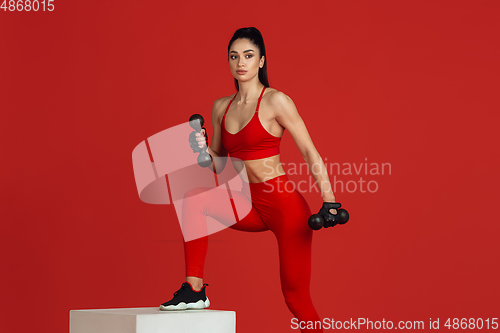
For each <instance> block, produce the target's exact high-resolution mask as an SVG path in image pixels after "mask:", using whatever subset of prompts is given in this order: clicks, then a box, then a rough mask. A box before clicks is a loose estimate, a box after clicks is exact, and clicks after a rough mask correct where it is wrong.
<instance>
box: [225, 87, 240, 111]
mask: <svg viewBox="0 0 500 333" xmlns="http://www.w3.org/2000/svg"><path fill="white" fill-rule="evenodd" d="M236 95H238V93H236V94H234V96H233V98H231V101H229V104H228V105H227V108H226V112H224V116H225V115H226V113H227V110H229V107H230V106H231V103H232V102H233V99H234V98H235V97H236Z"/></svg>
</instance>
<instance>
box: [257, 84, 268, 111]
mask: <svg viewBox="0 0 500 333" xmlns="http://www.w3.org/2000/svg"><path fill="white" fill-rule="evenodd" d="M264 90H266V87H264V88H263V89H262V92H261V93H260V96H259V102H258V103H257V110H255V111H259V106H260V100H261V99H262V95H264Z"/></svg>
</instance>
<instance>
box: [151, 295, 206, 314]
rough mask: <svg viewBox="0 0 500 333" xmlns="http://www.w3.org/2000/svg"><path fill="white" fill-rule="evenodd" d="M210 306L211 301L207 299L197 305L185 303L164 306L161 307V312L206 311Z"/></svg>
mask: <svg viewBox="0 0 500 333" xmlns="http://www.w3.org/2000/svg"><path fill="white" fill-rule="evenodd" d="M209 306H210V300H209V299H208V297H207V300H206V301H202V300H201V299H200V300H199V301H198V302H196V303H187V304H186V303H184V302H180V303H179V304H177V305H169V306H163V305H160V310H163V311H180V310H189V309H205V308H208V307H209Z"/></svg>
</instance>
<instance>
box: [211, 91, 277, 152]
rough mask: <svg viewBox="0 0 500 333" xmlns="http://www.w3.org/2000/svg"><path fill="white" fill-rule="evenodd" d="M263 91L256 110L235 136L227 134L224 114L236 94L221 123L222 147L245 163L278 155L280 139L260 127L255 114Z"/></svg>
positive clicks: (257, 116)
mask: <svg viewBox="0 0 500 333" xmlns="http://www.w3.org/2000/svg"><path fill="white" fill-rule="evenodd" d="M264 90H266V87H264V89H262V92H261V93H260V96H259V102H258V103H257V110H255V112H254V114H253V117H252V119H250V122H249V123H247V124H246V125H245V127H243V128H242V129H241V130H240V131H239V132H238V133H236V134H232V133H229V132H228V131H227V130H226V113H227V110H229V107H230V106H231V103H232V102H233V100H234V98H235V97H236V95H238V93H236V94H235V95H234V97H233V98H232V99H231V101H230V102H229V105H228V106H227V108H226V112H225V113H224V116H223V117H222V123H221V139H222V145H223V146H224V147H225V148H226V150H227V151H228V152H229V155H231V157H236V158H239V159H241V160H244V161H245V160H256V159H260V158H265V157H270V156H274V155H277V154H279V153H280V142H281V137H277V136H274V135H271V134H270V133H269V132H268V131H267V130H266V129H265V128H264V127H263V126H262V124H261V122H260V120H259V115H258V113H257V112H258V111H259V105H260V100H261V99H262V95H264Z"/></svg>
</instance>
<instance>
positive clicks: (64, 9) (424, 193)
mask: <svg viewBox="0 0 500 333" xmlns="http://www.w3.org/2000/svg"><path fill="white" fill-rule="evenodd" d="M52 4H54V8H53V9H54V10H53V11H48V10H46V11H42V10H41V9H40V10H39V11H37V12H34V11H29V12H28V11H24V10H23V11H19V10H17V9H15V10H12V11H10V10H9V6H8V1H7V9H6V10H4V9H1V10H0V35H1V42H0V51H1V52H0V110H1V118H0V123H1V131H0V135H1V143H0V144H1V156H2V163H1V164H0V170H1V178H0V184H1V192H0V195H1V215H0V219H1V226H2V228H1V233H0V235H1V242H0V244H1V245H0V246H1V251H0V258H1V259H0V263H1V274H0V283H1V294H0V295H1V300H2V301H1V305H0V307H1V309H0V330H1V331H2V332H31V331H33V332H34V331H36V332H51V333H62V332H68V330H69V311H70V310H72V309H103V308H132V307H156V306H158V305H159V304H160V303H162V302H165V301H167V300H168V299H170V298H171V296H172V293H173V292H174V291H175V290H177V289H178V288H179V286H180V284H181V282H182V281H183V279H184V253H183V246H182V234H181V231H180V228H179V224H178V221H177V216H176V213H175V210H174V206H173V205H151V204H146V203H144V202H142V201H141V200H140V199H139V196H138V193H137V188H136V185H135V180H134V173H133V168H132V150H133V149H134V148H135V147H136V146H137V145H138V144H139V143H140V142H142V141H143V140H145V139H147V138H148V137H150V136H151V135H154V134H156V133H158V132H160V131H163V130H165V129H167V128H170V127H172V126H176V125H178V124H180V123H183V122H186V121H187V120H188V118H189V116H190V115H191V114H193V113H200V114H202V115H203V116H204V117H205V119H207V126H206V127H207V129H208V135H209V137H210V138H211V135H212V124H211V120H210V118H211V108H212V103H213V101H214V100H215V99H217V98H220V97H222V96H228V95H230V94H232V93H234V92H235V88H234V85H233V78H232V76H231V73H230V71H229V66H228V64H227V43H228V42H229V39H230V38H231V36H232V34H233V32H234V31H235V30H236V29H238V28H241V27H246V26H255V27H257V28H258V29H259V30H260V31H261V32H262V34H263V36H264V40H265V42H266V49H267V55H268V73H269V81H270V85H271V87H273V88H276V89H278V90H281V91H283V92H284V93H286V94H287V95H288V96H290V97H291V98H292V99H293V101H294V102H295V105H296V106H297V109H298V111H299V113H300V115H301V116H302V118H303V120H304V122H305V124H306V126H307V128H308V130H309V133H310V135H311V137H312V139H313V142H314V144H315V146H316V148H317V150H318V151H319V153H320V154H321V156H322V158H323V160H324V161H325V164H326V165H327V166H328V167H329V168H330V167H331V169H329V176H330V181H331V183H332V186H334V187H335V194H336V199H337V200H338V201H340V202H341V203H342V204H343V206H344V207H345V208H347V209H348V210H349V212H350V214H351V220H350V221H349V223H347V224H346V225H342V226H336V227H334V228H329V229H326V230H320V231H316V232H315V234H314V240H313V263H312V264H313V266H312V277H311V279H312V281H311V295H312V299H313V302H314V303H315V306H316V308H317V310H318V313H319V315H320V317H321V318H322V319H323V318H327V319H328V318H331V319H334V320H342V321H345V320H350V319H351V318H353V319H357V318H366V319H369V320H371V321H382V320H386V321H389V320H390V321H393V322H394V323H397V322H398V321H412V322H413V321H423V322H424V323H425V328H426V329H428V328H429V320H437V319H440V325H441V326H440V329H442V330H446V329H448V328H446V327H444V324H445V321H446V320H447V319H448V318H451V319H452V320H453V318H459V319H462V318H466V319H467V320H469V319H470V318H473V319H474V320H476V321H477V319H478V318H482V319H483V320H484V323H485V324H484V328H483V329H485V328H486V320H490V324H491V323H492V320H493V318H499V317H500V302H499V299H500V287H499V284H498V280H499V279H500V272H499V270H500V269H499V265H498V263H499V259H500V256H499V255H500V251H499V250H500V249H499V245H498V237H499V232H500V227H499V225H498V210H497V209H496V208H495V207H496V201H497V200H498V198H499V196H498V188H499V185H500V184H499V178H500V177H499V174H498V170H499V168H500V158H499V154H498V144H499V135H498V133H499V131H498V126H499V124H500V116H499V110H500V105H499V104H500V103H499V99H498V92H499V88H500V87H499V81H498V77H499V76H500V71H499V69H500V66H499V63H500V62H499V61H498V59H499V58H500V47H499V43H498V40H499V38H500V31H499V27H500V24H499V20H498V17H499V14H500V3H499V2H498V1H493V0H492V1H350V2H347V1H313V2H311V1H309V2H304V1H251V2H234V1H215V2H214V1H158V0H157V1H154V0H143V1H128V0H121V1H117V0H116V1H61V0H55V1H52ZM186 140H187V139H186ZM165 154H168V152H165ZM281 160H282V162H283V164H284V168H285V170H286V171H287V172H288V173H289V178H290V179H291V180H293V181H294V182H295V183H298V182H300V181H303V183H307V184H309V182H310V181H311V180H312V177H311V175H310V174H308V173H307V168H306V169H298V168H297V169H295V170H294V169H293V166H294V165H299V164H300V163H305V161H304V159H303V158H302V156H301V155H300V153H299V151H298V149H297V146H296V145H295V143H294V141H293V139H292V138H291V136H290V134H289V133H287V132H286V131H285V134H284V137H283V139H282V145H281ZM315 189H316V190H315ZM301 193H302V194H303V196H304V197H305V199H306V200H307V202H308V204H309V205H310V207H311V210H312V211H313V212H316V211H318V210H319V208H320V205H321V203H322V199H321V196H320V194H319V192H318V191H317V188H314V187H311V188H310V187H309V185H307V186H305V185H304V186H303V187H302V192H301ZM304 223H307V221H304ZM205 281H206V282H208V283H209V284H210V287H209V289H208V292H209V295H210V296H211V301H212V307H211V308H213V309H224V310H234V311H236V314H237V331H238V332H239V333H243V332H255V331H257V330H258V331H260V332H290V331H295V332H296V331H297V330H293V329H292V325H291V319H292V315H291V313H290V312H289V310H288V309H287V307H286V305H285V302H284V300H283V297H282V295H281V289H280V282H279V267H278V253H277V245H276V241H275V238H274V236H273V234H272V233H271V232H266V233H247V232H239V231H234V230H230V229H226V230H223V231H221V232H219V233H216V234H213V235H210V244H209V252H208V256H207V261H206V270H205ZM242 288H243V290H244V292H245V295H246V296H245V297H244V300H243V299H241V298H240V297H238V295H239V294H240V290H241V289H242ZM490 326H491V325H490ZM469 329H470V327H468V328H467V329H466V330H469ZM490 329H493V328H492V327H490ZM470 330H472V329H470ZM498 330H500V328H498Z"/></svg>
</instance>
